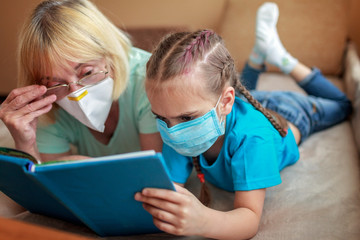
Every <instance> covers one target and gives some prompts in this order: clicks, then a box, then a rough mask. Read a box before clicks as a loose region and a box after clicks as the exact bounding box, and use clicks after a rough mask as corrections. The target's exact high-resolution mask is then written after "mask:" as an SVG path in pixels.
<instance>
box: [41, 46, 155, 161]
mask: <svg viewBox="0 0 360 240" xmlns="http://www.w3.org/2000/svg"><path fill="white" fill-rule="evenodd" d="M149 57H150V53H148V52H145V51H143V50H141V49H137V48H133V49H132V51H131V52H130V54H129V64H130V69H131V70H130V76H129V82H128V86H127V88H126V90H125V91H124V93H123V94H122V95H121V96H120V98H119V100H118V101H119V109H120V111H119V122H118V124H117V127H116V130H115V132H114V135H113V136H112V138H111V140H110V142H109V143H108V144H107V145H104V144H102V143H100V142H99V141H98V140H96V139H95V137H94V136H93V135H92V134H91V132H90V131H89V129H88V128H87V127H86V126H85V125H83V124H82V123H80V122H79V121H78V120H76V119H75V118H74V117H72V116H71V115H70V114H68V113H67V112H65V111H64V110H63V109H59V111H58V114H57V115H56V116H57V117H56V122H55V123H54V124H51V125H48V126H39V127H38V129H37V139H36V140H37V145H38V148H39V151H40V152H41V153H50V154H51V153H63V152H67V151H69V150H70V144H73V145H75V146H76V147H77V150H78V153H79V154H81V155H86V156H91V157H98V156H106V155H113V154H118V153H125V152H133V151H138V150H140V140H139V134H140V133H143V134H147V133H154V132H157V127H156V121H155V117H154V115H153V114H152V112H151V107H150V103H149V100H148V98H147V96H146V92H145V88H144V79H145V71H146V62H147V61H148V59H149Z"/></svg>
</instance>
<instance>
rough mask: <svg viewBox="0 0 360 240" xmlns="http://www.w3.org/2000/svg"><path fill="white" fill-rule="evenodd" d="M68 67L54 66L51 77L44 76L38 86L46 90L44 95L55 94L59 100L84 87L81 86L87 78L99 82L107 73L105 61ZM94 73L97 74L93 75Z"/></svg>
mask: <svg viewBox="0 0 360 240" xmlns="http://www.w3.org/2000/svg"><path fill="white" fill-rule="evenodd" d="M69 66H70V68H65V67H57V66H55V67H54V68H53V71H52V72H53V74H52V75H51V74H44V76H43V77H42V78H41V80H40V84H41V85H44V86H46V87H47V88H48V92H47V93H46V94H45V95H51V94H55V95H56V96H57V100H60V99H62V98H64V97H65V96H66V95H68V94H70V93H71V92H74V91H76V90H78V89H80V88H82V87H83V86H84V85H82V84H83V83H86V82H88V79H89V76H91V77H90V79H94V81H100V80H103V79H104V78H105V76H106V75H105V73H106V72H107V68H106V62H105V59H101V60H95V61H90V62H86V63H76V62H69ZM94 73H99V74H95V75H94ZM85 79H86V80H85ZM84 80H85V81H84Z"/></svg>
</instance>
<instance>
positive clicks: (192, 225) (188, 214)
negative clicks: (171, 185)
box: [135, 185, 208, 235]
mask: <svg viewBox="0 0 360 240" xmlns="http://www.w3.org/2000/svg"><path fill="white" fill-rule="evenodd" d="M175 188H176V192H175V191H171V190H165V189H155V188H145V189H144V190H143V191H142V192H141V193H136V194H135V200H137V201H140V202H143V207H144V208H145V209H146V210H147V211H148V212H149V213H150V214H151V215H152V216H153V219H154V224H155V226H156V227H158V228H159V229H160V230H162V231H164V232H167V233H170V234H174V235H202V231H204V230H205V228H204V225H206V221H207V219H208V218H207V217H205V215H206V211H207V209H208V208H207V207H205V206H204V205H203V204H202V203H201V202H200V201H199V200H198V199H197V198H196V197H195V196H194V195H193V194H192V193H191V192H189V191H188V190H186V189H185V188H183V187H181V186H178V185H175Z"/></svg>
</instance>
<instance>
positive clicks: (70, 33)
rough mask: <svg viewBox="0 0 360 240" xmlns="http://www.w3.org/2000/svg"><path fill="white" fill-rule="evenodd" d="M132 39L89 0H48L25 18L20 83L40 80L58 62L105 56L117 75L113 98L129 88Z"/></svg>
mask: <svg viewBox="0 0 360 240" xmlns="http://www.w3.org/2000/svg"><path fill="white" fill-rule="evenodd" d="M130 49H131V42H130V40H129V38H128V37H127V36H126V34H125V33H123V32H122V31H120V30H119V29H118V28H117V27H116V26H115V25H114V24H113V23H111V22H110V21H109V20H108V19H107V18H106V17H105V16H104V15H103V14H102V13H101V12H100V11H99V10H98V9H97V7H96V6H95V5H94V4H93V3H91V2H90V1H88V0H48V1H44V2H42V3H40V4H39V5H38V6H37V7H36V8H35V10H34V11H33V13H32V14H31V16H30V17H29V19H28V20H27V21H26V22H25V24H24V26H23V28H22V31H21V33H20V38H19V48H18V58H17V59H18V85H19V87H20V86H26V85H31V84H39V81H40V78H41V77H43V76H44V74H45V73H52V71H53V70H52V69H53V68H54V66H60V67H64V68H69V67H70V66H69V62H76V63H86V62H89V61H93V60H100V59H105V61H106V64H107V66H108V70H110V71H111V72H112V75H113V79H114V90H113V95H112V97H113V100H116V99H118V98H119V96H120V95H121V93H122V92H123V91H124V90H125V88H126V86H127V82H128V75H129V71H130V70H129V61H128V54H129V51H130Z"/></svg>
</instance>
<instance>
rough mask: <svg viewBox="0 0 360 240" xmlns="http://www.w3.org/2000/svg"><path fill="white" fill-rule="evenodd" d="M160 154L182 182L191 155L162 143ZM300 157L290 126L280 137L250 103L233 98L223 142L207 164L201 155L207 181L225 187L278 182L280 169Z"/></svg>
mask: <svg viewBox="0 0 360 240" xmlns="http://www.w3.org/2000/svg"><path fill="white" fill-rule="evenodd" d="M163 156H164V159H165V162H166V165H167V167H168V170H169V172H170V174H171V178H172V180H173V181H174V182H178V183H185V182H186V180H187V179H188V177H189V176H190V173H191V171H192V169H193V164H192V158H191V157H186V156H182V155H180V154H178V153H177V152H175V150H173V149H172V148H170V147H169V146H167V145H166V144H164V146H163ZM298 159H299V150H298V146H297V144H296V142H295V138H294V135H293V133H292V132H291V130H290V129H289V130H288V134H287V135H286V136H285V137H281V136H280V134H279V133H278V131H277V130H276V129H275V128H274V127H273V126H272V125H271V123H270V122H269V120H268V119H267V118H266V117H265V116H264V115H263V114H262V113H261V112H259V111H258V110H256V109H255V108H254V107H253V106H252V105H250V104H249V103H247V102H244V101H243V100H241V99H240V98H237V97H236V99H235V103H234V106H233V109H232V111H231V113H230V114H229V115H228V116H227V117H226V130H225V138H224V144H223V146H222V148H221V151H220V154H219V156H218V157H217V159H216V161H215V162H214V163H213V164H211V165H209V164H208V163H207V161H206V159H205V158H204V156H203V155H200V167H201V170H202V172H203V173H204V175H205V179H206V181H209V182H210V183H212V184H214V185H215V186H217V187H219V188H222V189H224V190H227V191H248V190H254V189H261V188H268V187H271V186H275V185H278V184H280V183H281V177H280V171H281V170H282V169H283V168H284V167H286V166H288V165H291V164H294V163H295V162H296V161H297V160H298Z"/></svg>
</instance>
